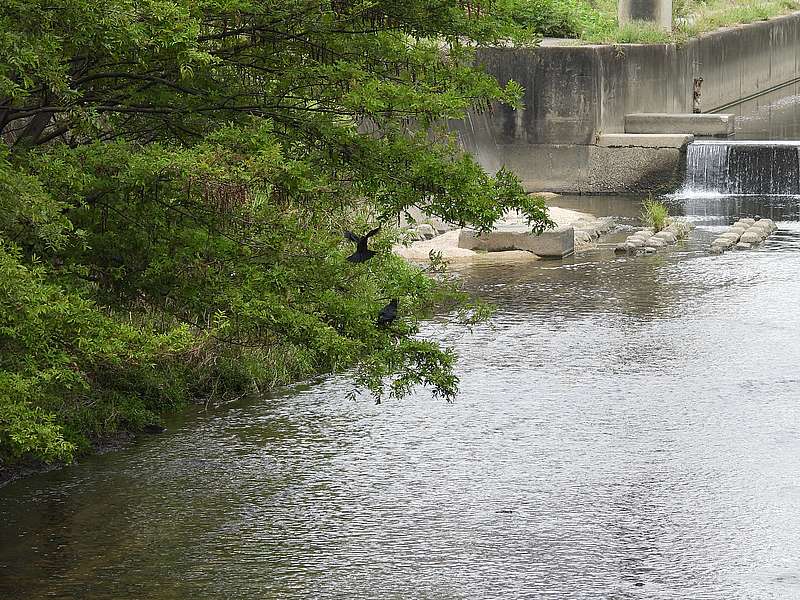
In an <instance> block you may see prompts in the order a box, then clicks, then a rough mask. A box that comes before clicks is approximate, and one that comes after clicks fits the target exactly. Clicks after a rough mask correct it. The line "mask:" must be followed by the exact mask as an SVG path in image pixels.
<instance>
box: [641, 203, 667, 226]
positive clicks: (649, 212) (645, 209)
mask: <svg viewBox="0 0 800 600" xmlns="http://www.w3.org/2000/svg"><path fill="white" fill-rule="evenodd" d="M669 221H670V219H669V212H668V211H667V207H666V206H665V205H664V203H663V202H659V201H658V200H653V199H652V198H648V199H647V200H645V201H644V202H642V222H643V223H644V224H645V225H646V226H647V227H652V228H653V229H654V230H655V232H656V233H658V232H659V231H661V230H662V229H664V228H665V227H666V226H667V225H669Z"/></svg>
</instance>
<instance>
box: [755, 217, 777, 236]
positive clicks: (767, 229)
mask: <svg viewBox="0 0 800 600" xmlns="http://www.w3.org/2000/svg"><path fill="white" fill-rule="evenodd" d="M750 229H760V230H761V231H763V232H764V236H768V235H769V234H770V233H772V232H773V231H774V230H775V224H774V223H773V222H772V221H770V220H769V219H761V220H760V221H756V222H755V223H754V224H753V225H752V226H751V227H750Z"/></svg>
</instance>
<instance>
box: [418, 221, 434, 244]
mask: <svg viewBox="0 0 800 600" xmlns="http://www.w3.org/2000/svg"><path fill="white" fill-rule="evenodd" d="M417 233H419V234H420V235H421V236H422V237H423V239H426V240H429V239H431V238H433V237H436V235H437V232H436V230H435V229H434V228H433V225H429V224H428V223H421V224H419V225H417Z"/></svg>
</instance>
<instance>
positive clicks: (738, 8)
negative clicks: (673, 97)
mask: <svg viewBox="0 0 800 600" xmlns="http://www.w3.org/2000/svg"><path fill="white" fill-rule="evenodd" d="M796 10H800V0H733V1H731V0H674V1H673V3H672V12H673V20H674V26H673V31H672V32H665V31H662V30H660V29H658V28H657V27H654V26H653V25H650V24H647V23H628V24H626V25H624V26H619V25H618V24H617V2H616V0H593V1H592V2H591V3H589V2H586V1H584V2H583V7H582V9H581V10H580V13H581V15H582V16H581V17H580V19H581V20H582V22H583V23H584V26H583V28H582V29H581V32H580V36H579V37H580V38H581V39H582V40H585V41H588V42H607V43H645V44H647V43H665V42H679V43H680V42H683V41H686V40H687V39H689V38H691V37H696V36H698V35H700V34H702V33H705V32H708V31H713V30H715V29H718V28H720V27H728V26H731V25H738V24H746V23H753V22H755V21H760V20H764V19H769V18H772V17H775V16H778V15H782V14H786V13H789V12H792V11H796ZM570 37H571V36H570Z"/></svg>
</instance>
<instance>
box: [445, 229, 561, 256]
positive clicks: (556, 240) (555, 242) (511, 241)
mask: <svg viewBox="0 0 800 600" xmlns="http://www.w3.org/2000/svg"><path fill="white" fill-rule="evenodd" d="M458 247H459V248H466V249H468V250H485V251H486V252H503V251H505V250H527V251H528V252H532V253H533V254H536V255H537V256H541V257H543V258H564V257H565V256H570V255H571V254H573V253H574V252H575V231H574V229H573V228H572V227H560V228H558V229H554V230H550V231H545V232H544V233H541V234H539V235H533V234H531V233H530V232H529V230H528V229H527V228H526V227H509V228H504V229H501V230H495V231H491V232H488V233H484V234H481V235H478V233H477V232H475V231H470V230H468V229H462V230H461V234H460V235H459V238H458Z"/></svg>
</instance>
